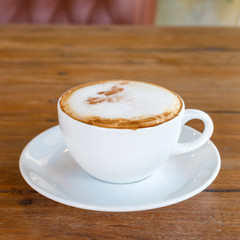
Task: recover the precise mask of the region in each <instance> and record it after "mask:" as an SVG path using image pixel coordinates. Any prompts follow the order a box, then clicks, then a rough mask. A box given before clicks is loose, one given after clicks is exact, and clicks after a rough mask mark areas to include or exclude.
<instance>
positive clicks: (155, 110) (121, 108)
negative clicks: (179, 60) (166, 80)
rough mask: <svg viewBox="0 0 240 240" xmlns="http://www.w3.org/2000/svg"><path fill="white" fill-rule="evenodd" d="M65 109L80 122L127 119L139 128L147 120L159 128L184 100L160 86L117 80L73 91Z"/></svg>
mask: <svg viewBox="0 0 240 240" xmlns="http://www.w3.org/2000/svg"><path fill="white" fill-rule="evenodd" d="M61 107H62V109H63V110H64V111H65V112H66V113H67V114H68V115H70V116H72V117H73V118H75V119H77V120H79V121H83V122H87V123H93V122H91V120H90V119H94V118H95V119H98V122H100V123H101V119H102V120H104V119H105V120H106V119H108V120H116V119H120V120H121V119H123V120H124V121H125V123H126V122H128V121H129V123H130V122H131V121H132V123H134V122H135V123H136V127H137V125H138V123H137V121H143V120H144V119H145V120H146V119H149V122H155V125H156V124H159V123H161V122H164V121H166V120H169V119H171V118H173V117H174V116H176V115H177V114H178V112H179V111H180V109H181V100H180V99H179V97H178V96H177V95H175V94H174V93H172V92H171V91H169V90H167V89H165V88H162V87H160V86H157V85H153V84H149V83H145V82H138V81H124V80H122V81H120V80H117V81H104V82H99V83H96V84H94V83H93V84H90V85H87V86H84V87H81V86H80V87H79V88H75V89H73V90H70V91H69V92H67V93H66V94H65V95H64V96H63V97H62V101H61ZM88 121H89V122H88ZM120 122H121V121H120ZM120 122H118V123H116V121H115V123H113V126H110V125H112V123H111V121H108V122H107V123H105V124H107V126H106V127H118V126H117V125H119V124H120V125H121V123H120ZM146 122H148V121H145V124H146ZM93 124H94V123H93ZM109 124H110V125H109ZM151 124H153V123H151ZM94 125H95V124H94ZM96 125H98V124H96ZM100 125H101V124H100ZM103 125H104V124H103ZM115 125H116V126H115ZM120 125H119V127H121V126H120ZM146 126H148V125H146Z"/></svg>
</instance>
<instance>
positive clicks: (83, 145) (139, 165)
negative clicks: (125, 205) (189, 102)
mask: <svg viewBox="0 0 240 240" xmlns="http://www.w3.org/2000/svg"><path fill="white" fill-rule="evenodd" d="M60 99H61V98H60ZM60 99H59V101H58V118H59V125H60V128H61V130H62V133H63V137H64V139H65V142H66V145H67V147H68V150H69V152H70V153H71V155H72V156H73V158H74V159H75V161H76V162H77V163H78V164H79V165H80V166H81V167H82V169H84V170H85V171H86V172H87V173H89V174H90V175H92V176H93V177H95V178H98V179H100V180H103V181H106V182H111V183H130V182H136V181H139V180H142V179H144V178H147V177H149V176H151V175H152V174H154V172H155V171H156V170H157V169H159V168H161V165H162V164H163V163H164V162H165V161H167V160H168V158H169V157H170V155H173V154H182V153H186V152H189V151H192V150H195V149H197V148H199V147H201V146H202V145H203V144H205V143H206V142H207V141H208V140H209V138H210V137H211V135H212V133H213V122H212V120H211V118H210V117H209V116H208V115H207V114H206V113H205V112H203V111H200V110H195V109H187V110H185V104H184V102H183V100H182V109H181V111H180V113H179V114H178V115H177V116H176V117H175V118H173V119H171V120H170V121H167V122H164V123H162V124H159V125H157V126H154V127H146V128H139V129H137V130H131V129H114V128H104V127H98V126H94V125H89V124H86V123H83V122H80V121H78V120H75V119H73V118H71V117H70V116H68V115H67V114H66V113H65V112H63V111H62V109H61V107H60ZM192 119H200V120H202V121H203V123H204V125H205V129H204V131H203V133H202V134H201V136H200V137H198V138H197V139H195V140H193V141H190V142H186V143H178V139H179V136H180V133H181V131H182V128H183V125H184V124H185V123H186V122H188V121H189V120H192Z"/></svg>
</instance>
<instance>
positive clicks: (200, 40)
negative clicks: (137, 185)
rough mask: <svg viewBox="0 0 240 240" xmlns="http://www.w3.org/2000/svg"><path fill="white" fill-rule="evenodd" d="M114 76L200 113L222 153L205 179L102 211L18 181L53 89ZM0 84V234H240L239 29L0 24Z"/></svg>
mask: <svg viewBox="0 0 240 240" xmlns="http://www.w3.org/2000/svg"><path fill="white" fill-rule="evenodd" d="M116 78H118V79H137V80H145V81H149V82H153V83H157V84H160V85H163V86H165V87H167V88H170V89H172V90H174V91H176V92H178V93H179V94H180V95H181V96H182V97H183V98H184V99H185V102H186V106H187V107H188V108H197V109H202V110H204V111H206V112H208V113H209V114H210V116H211V117H212V119H213V121H214V124H215V131H214V135H213V137H212V140H213V142H214V143H215V144H216V146H217V147H218V149H219V151H220V154H221V157H222V167H221V171H220V173H219V176H218V177H217V179H216V180H215V181H214V183H213V184H211V186H210V187H208V188H207V189H206V190H204V191H203V192H202V193H200V194H198V195H197V196H195V197H193V198H191V199H189V200H186V201H184V202H182V203H179V204H176V205H173V206H169V207H165V208H159V209H155V210H149V211H142V212H132V213H131V212H130V213H104V212H94V211H87V210H82V209H77V208H73V207H69V206H65V205H62V204H60V203H57V202H54V201H52V200H49V199H47V198H45V197H44V196H42V195H40V194H39V193H37V192H36V191H34V190H33V189H32V188H31V187H29V186H28V185H27V184H26V182H25V181H24V180H23V178H22V176H21V174H20V172H19V168H18V161H19V155H20V153H21V150H22V149H23V147H24V146H25V145H26V144H27V143H28V142H29V141H30V140H31V139H32V138H33V137H34V136H35V135H37V134H39V133H40V132H42V131H43V130H45V129H47V128H50V127H52V126H54V125H56V124H58V122H57V112H56V102H57V99H58V97H59V96H60V94H61V93H62V92H64V91H65V90H66V89H68V88H70V87H72V86H75V85H77V84H80V83H86V82H89V81H95V80H103V79H116ZM0 86H1V87H0V114H1V118H0V124H1V125H0V141H1V143H0V239H4V240H5V239H31V240H32V239H34V240H35V239H142V240H143V239H167V240H169V239H211V240H212V239H228V240H229V239H237V238H238V239H240V146H239V145H240V101H239V99H240V29H238V28H228V29H227V28H157V27H149V28H148V27H146V28H145V27H111V26H102V27H94V26H91V27H78V26H51V27H49V26H1V27H0ZM191 126H193V127H195V128H197V129H198V130H202V128H203V126H202V124H201V122H200V121H199V122H198V121H193V122H192V123H191Z"/></svg>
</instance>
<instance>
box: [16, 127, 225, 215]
mask: <svg viewBox="0 0 240 240" xmlns="http://www.w3.org/2000/svg"><path fill="white" fill-rule="evenodd" d="M183 128H188V129H189V130H191V131H195V132H196V133H198V134H201V133H200V132H199V131H198V130H196V129H194V128H192V127H189V126H187V125H184V126H183ZM55 129H56V130H60V126H59V125H56V126H53V127H51V128H48V129H46V130H44V131H43V132H41V133H40V134H38V135H36V136H35V137H34V138H32V139H31V140H30V141H29V142H28V143H27V144H26V146H25V147H24V149H23V150H22V152H21V155H20V159H19V169H20V173H21V175H22V177H23V178H24V180H25V181H26V183H27V184H28V185H29V186H30V187H32V188H33V189H34V190H35V191H37V192H38V193H40V194H41V195H43V196H45V197H47V198H49V199H51V200H54V201H56V202H59V203H61V204H64V205H67V206H71V207H76V208H81V209H85V210H93V211H102V212H134V211H145V210H151V209H156V208H161V207H167V206H170V205H173V204H176V203H180V202H182V201H185V200H187V199H189V198H192V197H194V196H195V195H197V194H198V193H200V192H202V191H203V190H204V189H206V188H207V187H208V186H210V184H211V183H212V182H213V181H214V180H215V178H216V177H217V175H218V173H219V171H220V168H221V157H220V154H219V151H218V149H217V147H216V146H215V144H214V143H213V142H212V141H211V140H208V142H210V145H211V147H212V150H213V151H214V153H215V155H216V159H217V160H216V164H217V165H216V168H215V169H214V170H213V172H212V174H211V176H210V177H209V178H208V179H207V181H206V182H205V184H203V185H202V186H199V187H197V188H196V189H195V190H193V191H190V192H189V193H187V194H183V195H182V196H179V197H176V198H173V199H172V200H165V201H162V202H160V203H155V204H142V205H139V206H136V207H134V206H123V207H121V206H120V207H113V206H109V207H108V206H101V205H96V206H94V205H91V204H86V203H79V202H77V201H76V200H75V201H74V200H69V199H66V198H65V197H58V196H56V195H54V194H51V193H48V192H47V191H44V190H43V189H42V188H40V187H38V186H37V185H36V184H35V183H33V182H32V180H31V179H30V178H29V177H28V176H27V173H26V172H25V170H24V167H23V161H24V160H23V159H24V156H25V152H26V150H27V149H28V147H29V145H30V144H31V142H33V141H35V140H36V139H37V138H39V137H40V136H41V135H44V134H46V132H48V131H54V130H55ZM193 152H194V151H193ZM143 181H144V180H143ZM106 184H111V183H106ZM133 184H134V183H133Z"/></svg>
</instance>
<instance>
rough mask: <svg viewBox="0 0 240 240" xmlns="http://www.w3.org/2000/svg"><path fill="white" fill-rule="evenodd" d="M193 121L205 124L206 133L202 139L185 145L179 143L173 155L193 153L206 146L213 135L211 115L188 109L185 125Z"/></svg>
mask: <svg viewBox="0 0 240 240" xmlns="http://www.w3.org/2000/svg"><path fill="white" fill-rule="evenodd" d="M192 119H200V120H202V121H203V123H204V131H203V133H202V134H201V136H200V137H198V138H197V139H194V140H193V141H190V142H185V143H177V145H176V146H175V149H174V150H173V152H172V154H181V153H186V152H190V151H193V150H195V149H197V148H199V147H201V146H202V145H203V144H205V143H206V142H207V141H208V140H209V139H210V137H211V136H212V133H213V122H212V119H211V118H210V117H209V115H208V114H207V113H205V112H203V111H200V110H196V109H186V110H185V113H184V118H183V125H184V124H185V123H186V122H188V121H190V120H192Z"/></svg>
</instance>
